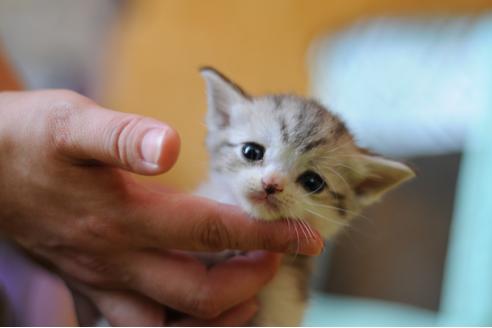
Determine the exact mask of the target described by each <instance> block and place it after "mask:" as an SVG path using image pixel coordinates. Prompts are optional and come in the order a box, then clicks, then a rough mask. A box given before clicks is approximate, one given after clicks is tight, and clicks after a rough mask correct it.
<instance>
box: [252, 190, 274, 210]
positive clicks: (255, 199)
mask: <svg viewBox="0 0 492 328" xmlns="http://www.w3.org/2000/svg"><path fill="white" fill-rule="evenodd" d="M248 199H249V200H250V201H251V203H253V204H255V205H262V206H265V207H267V208H268V209H270V210H275V211H278V210H279V205H280V204H279V202H278V200H277V199H276V197H275V196H272V195H268V194H267V193H265V192H262V191H261V192H251V193H249V194H248Z"/></svg>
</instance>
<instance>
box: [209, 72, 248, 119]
mask: <svg viewBox="0 0 492 328" xmlns="http://www.w3.org/2000/svg"><path fill="white" fill-rule="evenodd" d="M200 73H201V74H202V76H203V78H204V79H205V82H206V84H207V103H208V114H207V124H208V126H209V128H210V127H215V128H224V127H227V126H229V123H230V111H231V107H232V106H233V105H234V104H237V103H240V102H244V101H246V100H250V98H251V97H250V96H249V95H247V94H246V92H244V91H243V90H242V89H241V88H240V87H239V86H238V85H237V84H235V83H234V82H232V81H231V80H229V79H228V78H227V77H225V76H224V75H223V74H222V73H220V72H219V71H217V70H216V69H214V68H212V67H203V68H201V69H200Z"/></svg>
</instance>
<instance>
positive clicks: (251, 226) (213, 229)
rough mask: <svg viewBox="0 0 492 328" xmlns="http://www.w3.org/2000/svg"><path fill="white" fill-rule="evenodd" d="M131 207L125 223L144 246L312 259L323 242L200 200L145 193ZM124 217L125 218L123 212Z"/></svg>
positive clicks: (291, 225)
mask: <svg viewBox="0 0 492 328" xmlns="http://www.w3.org/2000/svg"><path fill="white" fill-rule="evenodd" d="M142 196H143V197H142ZM137 198H138V200H137V201H136V202H135V203H134V204H133V205H132V209H131V213H130V214H129V215H130V219H131V220H130V223H131V224H133V225H134V226H133V229H134V231H135V232H138V233H135V234H133V235H138V236H139V237H137V238H139V239H138V240H139V243H140V244H141V245H142V244H143V246H146V247H158V248H162V249H180V250H188V251H221V250H225V249H238V250H258V249H263V250H269V251H274V252H283V253H298V254H303V255H318V254H319V253H320V252H321V251H322V249H323V241H322V239H321V236H320V235H319V234H318V233H317V232H313V233H305V230H303V229H304V224H301V223H298V222H296V221H287V220H276V221H261V220H257V219H253V218H251V217H248V216H247V215H246V214H244V213H243V212H242V211H241V210H240V209H239V208H237V207H235V206H231V205H226V204H221V203H217V202H214V201H211V200H208V199H205V198H202V197H197V196H192V195H187V194H174V193H156V192H149V191H146V192H145V195H141V196H140V197H137ZM127 214H128V213H127Z"/></svg>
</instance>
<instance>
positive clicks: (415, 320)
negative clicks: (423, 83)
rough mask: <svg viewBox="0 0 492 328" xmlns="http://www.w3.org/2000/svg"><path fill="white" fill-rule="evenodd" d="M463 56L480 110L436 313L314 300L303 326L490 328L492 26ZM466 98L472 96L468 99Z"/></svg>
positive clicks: (333, 299) (347, 299) (355, 301)
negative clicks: (478, 74) (481, 86)
mask: <svg viewBox="0 0 492 328" xmlns="http://www.w3.org/2000/svg"><path fill="white" fill-rule="evenodd" d="M481 32H482V35H476V37H475V38H474V39H473V40H470V42H476V43H477V44H475V45H474V46H473V47H472V48H473V49H474V52H473V53H472V54H467V55H468V56H469V57H472V58H473V62H474V63H476V65H481V68H482V72H483V74H484V79H483V81H486V85H487V86H488V88H487V89H488V90H490V91H489V92H488V93H486V94H485V95H480V96H482V97H485V98H487V101H486V102H485V104H486V105H485V108H483V110H482V112H481V113H480V116H479V117H478V120H477V121H476V122H475V124H473V125H472V127H471V128H470V130H469V135H468V136H467V141H466V145H465V151H464V157H463V163H462V166H461V168H460V176H459V183H458V192H457V197H456V206H455V213H454V217H453V221H452V226H451V231H450V236H449V245H448V255H447V260H446V266H445V270H444V282H443V286H442V296H441V307H440V310H439V312H438V313H432V312H429V311H425V310H421V309H417V308H414V307H409V306H403V305H399V304H395V303H389V302H380V301H376V300H367V299H361V298H350V297H341V296H335V295H321V294H317V295H315V296H314V297H313V299H312V302H311V304H310V307H309V310H308V313H307V316H306V318H305V322H304V325H306V326H312V325H316V326H354V325H364V326H423V325H424V326H432V325H441V326H442V325H446V326H491V325H492V20H486V21H485V22H484V26H483V28H482V29H481ZM470 96H471V97H472V96H473V95H470Z"/></svg>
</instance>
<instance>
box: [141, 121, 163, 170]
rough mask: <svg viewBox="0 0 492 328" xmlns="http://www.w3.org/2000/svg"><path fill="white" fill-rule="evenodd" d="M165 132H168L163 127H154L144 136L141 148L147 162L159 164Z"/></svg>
mask: <svg viewBox="0 0 492 328" xmlns="http://www.w3.org/2000/svg"><path fill="white" fill-rule="evenodd" d="M165 134H166V132H165V130H164V129H162V128H154V129H151V130H149V131H147V133H146V134H145V136H144V137H143V140H142V148H141V152H142V158H143V160H144V161H145V162H147V163H149V164H152V165H158V163H159V158H160V157H161V151H162V142H163V140H164V135H165Z"/></svg>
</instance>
